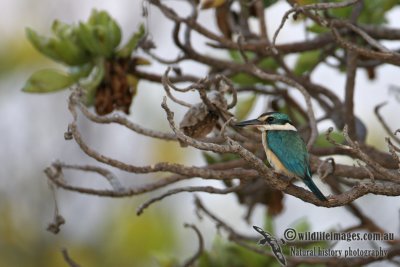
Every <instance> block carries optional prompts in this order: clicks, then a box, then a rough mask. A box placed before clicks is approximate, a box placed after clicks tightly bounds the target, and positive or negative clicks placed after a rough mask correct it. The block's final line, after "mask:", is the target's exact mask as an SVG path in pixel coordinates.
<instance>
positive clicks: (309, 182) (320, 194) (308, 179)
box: [303, 177, 328, 201]
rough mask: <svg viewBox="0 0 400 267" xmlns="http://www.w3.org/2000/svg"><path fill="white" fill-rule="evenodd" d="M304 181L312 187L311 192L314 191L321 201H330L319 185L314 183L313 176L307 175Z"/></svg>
mask: <svg viewBox="0 0 400 267" xmlns="http://www.w3.org/2000/svg"><path fill="white" fill-rule="evenodd" d="M303 181H304V183H305V184H306V186H307V187H308V188H310V190H311V192H313V193H314V195H315V196H316V197H317V198H318V199H319V200H321V201H328V199H327V198H326V197H325V196H324V194H322V192H321V191H320V190H319V189H318V187H317V186H316V185H315V184H314V182H313V180H312V179H311V177H306V178H305V179H304V180H303Z"/></svg>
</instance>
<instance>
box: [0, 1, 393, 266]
mask: <svg viewBox="0 0 400 267" xmlns="http://www.w3.org/2000/svg"><path fill="white" fill-rule="evenodd" d="M173 3H176V5H177V6H178V9H179V10H182V11H185V10H186V8H187V6H186V5H184V6H181V4H182V3H181V2H180V1H176V2H173ZM141 7H142V3H141V1H138V0H134V1H132V0H130V1H128V0H116V1H105V0H102V1H95V0H90V1H89V0H86V1H67V0H56V1H49V0H40V1H39V0H37V1H27V0H16V1H1V2H0V36H1V39H0V95H1V97H0V114H1V123H0V132H1V137H2V138H1V139H0V142H1V143H0V148H1V149H0V162H1V168H0V214H1V220H0V266H66V264H65V263H64V262H63V260H62V257H61V253H60V249H61V248H63V247H65V248H68V249H69V252H70V254H71V256H72V257H73V258H74V259H76V260H77V261H78V262H79V263H81V264H82V265H83V266H144V265H145V266H147V265H155V264H156V259H157V258H158V259H161V258H164V257H166V258H169V257H171V258H172V257H176V258H178V259H184V258H186V257H188V256H189V255H191V253H192V252H193V251H194V250H195V249H196V246H197V242H194V241H195V239H194V238H195V237H194V234H193V233H192V232H191V231H189V230H187V229H184V228H183V227H182V225H183V223H184V222H188V223H195V224H196V225H198V226H199V228H200V229H201V231H202V232H203V234H204V235H205V237H206V245H207V248H209V247H210V245H211V243H212V241H213V238H214V234H215V229H214V225H213V224H211V223H210V222H209V221H207V220H203V221H199V220H198V219H197V217H196V216H195V214H194V212H193V211H194V208H193V197H192V195H190V194H188V193H183V194H181V195H177V196H173V197H172V198H169V199H167V200H164V201H162V202H161V203H157V204H156V205H154V206H152V207H151V208H150V209H148V210H146V211H145V213H144V215H142V216H140V217H137V216H136V215H135V210H136V208H137V207H138V205H140V203H141V202H142V201H144V200H146V199H148V198H149V196H148V195H147V196H141V197H135V198H129V199H122V200H120V199H107V198H98V197H90V196H85V195H80V194H76V193H70V192H65V191H61V190H60V191H57V197H58V199H59V206H60V207H59V208H60V212H61V214H62V215H63V216H64V218H65V219H66V224H65V225H64V226H63V227H62V229H61V232H60V233H59V234H58V235H53V234H51V233H49V232H47V231H46V230H45V229H46V227H47V224H48V223H49V222H51V220H52V216H53V208H54V202H53V200H52V195H51V191H50V190H49V187H48V185H47V181H46V178H45V175H44V174H43V169H44V168H45V167H47V166H48V165H49V164H50V163H51V162H52V161H54V160H56V159H59V160H62V161H65V162H69V163H82V162H85V163H92V164H96V162H94V161H93V160H90V159H88V158H87V157H86V156H85V155H84V154H83V153H82V152H81V151H80V150H79V148H78V146H77V145H76V144H75V143H74V141H65V140H64V138H63V136H64V132H65V130H66V128H67V124H68V122H69V121H70V120H71V117H70V115H69V113H68V110H67V106H66V99H67V96H68V92H61V93H55V94H47V95H32V94H24V93H22V92H21V91H20V88H21V87H22V86H23V84H24V82H25V80H26V78H27V77H28V76H29V75H30V74H31V73H32V72H33V71H34V70H37V69H40V68H43V67H44V66H50V65H51V64H52V63H51V62H50V61H48V60H47V59H45V58H44V57H42V56H41V55H39V53H37V52H36V51H35V50H34V49H33V48H32V46H31V45H30V44H29V43H28V42H27V40H26V38H25V34H24V31H25V27H27V26H29V27H31V28H33V29H36V30H37V31H38V32H41V33H48V32H49V28H50V25H51V23H52V21H53V20H54V19H60V20H62V21H64V22H69V23H72V22H77V21H78V20H86V18H87V17H88V16H89V14H90V11H91V9H92V8H97V9H104V10H107V11H108V12H109V13H110V14H111V16H113V17H114V18H116V20H117V21H118V23H119V24H120V25H121V26H122V28H123V30H124V37H125V38H126V37H127V36H128V35H129V34H130V33H131V32H132V31H134V30H135V29H136V28H137V25H138V23H139V22H143V21H144V19H143V18H141V12H142V10H141ZM287 8H288V6H287V4H285V3H282V2H280V3H278V4H276V5H275V6H273V8H272V9H270V10H269V11H268V13H267V18H268V21H269V22H270V24H269V25H268V27H269V28H270V32H271V31H273V30H274V29H276V27H277V25H278V24H279V21H280V18H281V16H282V14H283V13H284V12H285V10H287ZM211 12H212V11H204V12H203V13H201V16H200V19H201V20H202V21H203V22H204V23H206V24H208V25H209V26H208V27H210V28H211V29H215V25H214V19H213V16H212V13H211ZM271 14H273V16H271ZM399 16H400V12H399V8H397V9H396V10H394V11H392V12H391V13H390V16H389V21H390V24H391V25H392V26H396V27H400V22H399V20H398V19H396V17H397V18H398V17H399ZM148 23H149V24H148V25H149V27H150V32H151V34H152V36H153V38H154V40H155V43H156V44H157V45H158V47H157V50H156V51H157V54H158V55H162V56H165V57H166V58H172V57H173V55H172V53H171V51H175V50H174V48H173V47H172V45H171V40H170V31H169V30H170V29H171V25H170V24H168V23H165V20H164V18H163V17H162V16H160V14H159V12H158V10H155V9H151V12H150V17H149V20H148ZM302 29H303V28H302V26H301V25H297V24H292V23H288V24H287V25H286V26H285V28H284V30H283V31H282V33H281V35H280V36H279V41H290V40H295V39H301V38H303V31H302ZM197 38H199V37H197ZM196 43H197V45H196V47H198V48H199V49H201V50H202V51H204V52H205V53H214V54H215V55H216V56H219V57H225V56H226V55H225V54H221V53H220V54H218V53H216V52H215V51H213V50H210V49H209V48H207V47H206V46H204V45H202V43H201V38H199V39H198V42H196ZM388 46H389V47H396V46H397V47H398V46H399V44H398V43H397V44H395V43H388ZM289 60H292V59H289ZM182 67H183V68H184V69H185V71H186V72H187V73H195V74H197V75H199V76H201V75H206V72H207V69H206V68H204V66H198V65H195V64H193V63H185V64H183V65H182ZM164 69H165V67H162V66H158V65H154V66H151V67H150V68H149V70H153V71H159V72H162V71H164ZM377 77H378V79H377V80H375V81H372V82H371V81H368V80H367V79H366V74H365V73H363V72H360V73H359V75H358V77H357V88H356V89H357V91H356V92H357V93H356V101H357V102H356V106H355V108H356V113H357V114H358V115H359V116H360V117H361V118H362V119H363V120H364V122H365V123H366V124H367V126H368V128H369V129H370V131H369V135H368V142H369V143H372V144H374V145H376V146H378V147H380V148H381V149H385V150H386V148H385V147H384V142H383V140H384V139H383V138H384V137H385V136H386V134H385V133H384V132H383V130H381V127H380V126H379V125H378V122H377V120H376V118H375V116H374V115H373V107H374V106H375V105H376V104H378V103H381V102H383V101H386V100H388V101H389V105H388V106H386V107H385V108H384V109H383V114H384V115H386V118H387V119H388V120H389V119H390V120H391V125H392V127H393V129H397V128H399V127H400V119H399V116H393V115H392V114H399V109H398V103H397V102H396V100H394V99H393V97H392V96H391V95H390V94H389V92H388V88H389V85H399V84H400V75H399V69H398V68H394V67H382V68H379V69H378V71H377ZM313 79H315V80H317V81H319V82H321V83H324V84H325V85H327V86H328V87H330V88H332V89H335V90H336V92H337V93H338V94H339V95H341V96H343V87H344V86H343V85H344V77H343V75H339V74H338V73H336V72H333V71H332V70H330V69H328V68H322V67H321V68H319V69H318V70H317V71H316V72H315V74H314V76H313ZM163 95H164V93H163V91H162V88H161V87H160V86H158V85H154V84H151V83H147V82H141V83H140V85H139V90H138V95H137V96H136V98H135V100H134V103H133V106H132V109H131V110H132V112H131V113H132V114H131V116H130V119H132V120H133V121H135V122H138V123H143V124H144V125H145V126H146V127H149V128H154V129H159V130H168V126H167V123H166V122H165V119H164V118H165V116H164V113H163V111H162V109H161V108H160V103H161V99H162V96H163ZM188 98H189V99H191V100H192V101H196V98H195V96H189V97H188ZM172 107H173V108H174V110H175V111H177V118H179V117H181V116H182V114H183V112H184V110H183V109H182V108H179V107H176V106H173V105H172ZM255 113H257V111H254V114H255ZM254 114H253V115H254ZM80 127H81V129H82V132H83V134H84V136H85V139H86V140H88V143H89V144H90V145H92V146H93V147H94V148H95V149H97V150H99V151H101V152H103V153H106V154H107V155H110V156H112V157H115V158H118V159H120V160H123V161H125V162H129V163H132V164H136V165H144V164H151V163H154V162H157V161H172V162H182V163H186V164H195V165H202V164H204V162H203V160H202V158H201V155H200V153H198V152H195V150H193V149H190V148H186V149H181V148H179V147H178V146H177V145H175V144H172V143H163V142H158V141H157V142H154V141H153V140H149V139H147V138H144V137H141V136H138V135H136V134H132V133H131V132H129V131H128V130H126V129H123V128H122V127H118V126H114V125H109V126H98V125H93V124H91V123H88V122H87V121H85V120H82V121H81V122H80ZM321 130H323V129H321ZM167 151H168V153H166V152H167ZM171 151H173V152H171ZM339 160H343V161H344V162H345V160H346V159H339ZM348 163H349V164H352V163H351V162H348ZM116 173H117V174H118V175H119V176H120V177H121V180H122V181H123V183H124V184H125V185H135V184H137V185H138V184H143V183H145V182H146V181H152V180H153V179H154V178H157V177H159V175H147V176H142V175H129V174H126V173H122V172H116ZM68 176H71V177H74V178H73V179H72V181H73V182H74V183H76V184H79V185H85V186H94V187H96V188H97V187H106V186H108V185H107V184H106V183H105V182H104V181H103V180H101V179H100V178H98V179H97V180H96V179H93V178H94V177H90V176H87V175H83V174H82V175H81V174H80V173H70V174H68ZM96 178H97V177H96ZM202 183H205V182H202V181H200V180H193V181H192V182H190V184H202ZM207 184H212V185H215V186H219V187H221V186H222V185H221V184H220V183H217V182H215V183H210V182H207ZM181 185H182V184H181ZM320 186H321V187H322V188H323V189H324V187H323V185H321V184H320ZM325 189H326V188H325ZM157 193H161V191H159V192H157ZM200 196H201V197H202V199H203V200H204V201H205V203H206V205H208V206H210V207H212V210H213V211H214V212H215V213H216V214H219V216H220V217H222V218H224V219H225V220H226V221H228V222H230V223H231V224H232V225H234V226H235V227H237V229H240V230H242V231H243V232H247V233H252V229H251V226H250V225H247V224H246V223H245V222H244V220H243V216H244V214H245V209H244V208H243V207H241V206H239V205H238V203H237V200H236V198H235V197H233V196H209V195H203V194H200ZM285 199H286V206H285V212H284V213H283V214H281V215H279V216H278V217H277V218H276V221H275V223H276V227H277V233H280V234H282V232H283V231H284V229H286V228H287V227H290V226H291V225H292V224H293V223H294V222H295V221H297V220H300V219H302V218H308V219H309V221H310V223H311V225H312V229H313V230H315V231H322V230H326V229H329V228H333V227H336V228H338V229H341V228H345V227H347V226H350V225H353V224H355V223H356V222H357V220H356V219H355V218H354V217H351V216H350V215H349V214H348V213H347V212H346V210H345V208H335V209H324V208H317V207H314V206H312V205H310V204H306V203H303V202H302V201H299V200H297V199H295V198H293V197H290V196H286V198H285ZM356 204H357V205H359V206H360V207H361V208H362V210H363V211H365V213H366V214H368V215H370V216H371V217H373V218H379V220H378V224H379V225H380V226H381V227H383V228H384V229H386V230H387V231H388V232H394V233H395V234H396V235H397V236H398V235H399V208H400V202H399V201H398V200H397V201H396V200H395V198H385V197H377V196H365V197H363V198H362V199H359V200H357V201H356ZM263 213H264V210H263V208H261V207H258V208H256V211H255V215H254V216H253V218H252V222H251V223H252V224H256V225H262V223H263V216H264V215H263Z"/></svg>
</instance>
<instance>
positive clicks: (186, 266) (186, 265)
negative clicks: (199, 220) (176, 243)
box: [182, 223, 204, 267]
mask: <svg viewBox="0 0 400 267" xmlns="http://www.w3.org/2000/svg"><path fill="white" fill-rule="evenodd" d="M184 227H185V228H191V229H193V231H194V232H195V233H196V235H197V238H198V240H199V248H198V249H197V251H196V253H195V254H194V255H193V256H192V257H190V258H189V259H187V260H186V261H185V263H184V264H183V265H182V266H183V267H190V266H193V265H194V263H195V262H196V260H198V259H199V258H200V256H201V254H203V251H204V239H203V236H202V235H201V232H200V230H199V229H198V228H197V227H196V225H194V224H188V223H185V224H184Z"/></svg>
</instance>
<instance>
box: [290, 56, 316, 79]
mask: <svg viewBox="0 0 400 267" xmlns="http://www.w3.org/2000/svg"><path fill="white" fill-rule="evenodd" d="M320 60H321V51H320V50H313V51H307V52H304V53H301V54H300V56H299V57H298V58H297V61H296V65H295V67H294V70H293V72H294V74H296V75H298V76H300V75H302V74H304V73H306V72H308V71H310V70H312V69H313V68H314V67H315V66H316V65H317V64H318V63H319V62H320Z"/></svg>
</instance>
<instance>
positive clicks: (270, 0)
mask: <svg viewBox="0 0 400 267" xmlns="http://www.w3.org/2000/svg"><path fill="white" fill-rule="evenodd" d="M276 2H278V0H263V3H264V8H267V7H269V6H272V5H273V4H275V3H276Z"/></svg>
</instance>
